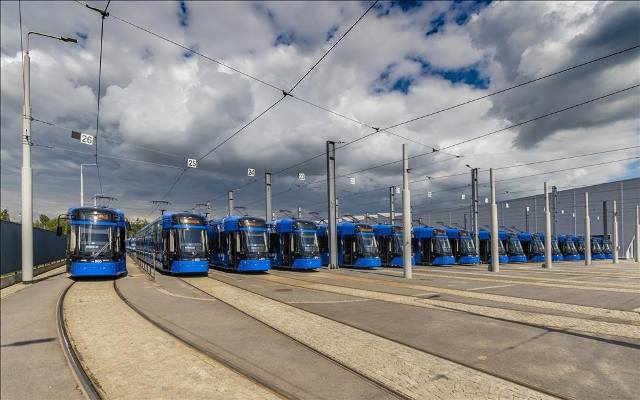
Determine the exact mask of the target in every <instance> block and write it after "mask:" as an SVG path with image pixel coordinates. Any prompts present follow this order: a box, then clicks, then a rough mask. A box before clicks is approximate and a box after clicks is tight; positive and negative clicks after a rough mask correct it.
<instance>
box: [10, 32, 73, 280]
mask: <svg viewBox="0 0 640 400" xmlns="http://www.w3.org/2000/svg"><path fill="white" fill-rule="evenodd" d="M29 35H38V36H44V37H48V38H52V39H57V40H61V41H63V42H71V43H78V41H77V40H76V39H73V38H68V37H62V36H60V37H57V36H51V35H46V34H44V33H38V32H28V33H27V40H26V46H25V51H24V56H23V62H22V76H23V81H24V104H23V106H22V133H23V135H22V171H21V202H22V281H23V282H26V283H29V282H31V281H32V280H33V189H32V187H31V185H32V173H31V100H30V98H29V94H30V75H31V74H30V72H29V71H30V66H31V62H30V58H29Z"/></svg>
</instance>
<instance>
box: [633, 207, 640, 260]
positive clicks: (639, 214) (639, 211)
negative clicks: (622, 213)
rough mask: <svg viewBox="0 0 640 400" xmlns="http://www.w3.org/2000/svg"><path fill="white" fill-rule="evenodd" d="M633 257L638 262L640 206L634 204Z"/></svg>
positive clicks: (639, 249)
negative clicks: (634, 243) (634, 234)
mask: <svg viewBox="0 0 640 400" xmlns="http://www.w3.org/2000/svg"><path fill="white" fill-rule="evenodd" d="M633 256H634V258H635V261H636V262H640V206H638V205H637V204H636V245H635V247H634V251H633Z"/></svg>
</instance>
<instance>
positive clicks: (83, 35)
mask: <svg viewBox="0 0 640 400" xmlns="http://www.w3.org/2000/svg"><path fill="white" fill-rule="evenodd" d="M76 36H77V37H78V39H80V40H78V44H79V45H80V47H83V48H84V46H85V44H86V43H87V38H88V37H89V34H87V33H86V32H76Z"/></svg>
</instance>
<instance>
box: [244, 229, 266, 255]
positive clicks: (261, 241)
mask: <svg viewBox="0 0 640 400" xmlns="http://www.w3.org/2000/svg"><path fill="white" fill-rule="evenodd" d="M242 244H243V248H244V249H245V250H246V251H247V253H254V254H260V253H266V252H267V233H266V232H257V231H253V230H249V231H242Z"/></svg>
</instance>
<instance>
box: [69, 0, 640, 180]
mask: <svg viewBox="0 0 640 400" xmlns="http://www.w3.org/2000/svg"><path fill="white" fill-rule="evenodd" d="M80 3H81V4H83V3H82V2H80ZM374 5H375V3H374ZM367 12H368V10H367ZM365 14H366V12H365ZM365 14H363V16H364V15H365ZM111 16H112V17H113V18H115V19H117V20H119V21H121V22H123V23H125V24H128V25H130V26H132V27H134V28H136V29H139V30H141V31H144V32H146V33H148V34H150V35H152V36H155V37H157V38H159V39H161V40H164V41H166V42H168V43H171V44H173V45H175V46H178V47H180V48H182V49H183V50H186V51H189V52H191V53H193V54H196V55H198V56H201V57H202V58H204V59H206V60H209V61H211V62H214V63H216V64H218V65H221V66H223V67H225V68H228V69H229V70H232V71H234V72H237V73H239V74H241V75H243V76H245V77H248V78H250V79H252V80H255V81H257V82H260V83H262V84H264V85H266V86H269V87H271V88H273V89H275V90H278V91H280V92H282V93H285V91H284V89H283V88H282V87H280V86H277V85H274V84H272V83H269V82H266V81H265V80H262V79H260V78H257V77H256V76H253V75H251V74H247V73H246V72H243V71H241V70H239V69H237V68H235V67H232V66H230V65H227V64H225V63H223V62H221V61H220V60H217V59H215V58H213V57H210V56H208V55H206V54H204V53H202V52H200V51H197V50H195V49H192V48H190V47H188V46H185V45H183V44H180V43H178V42H176V41H174V40H171V39H169V38H167V37H165V36H163V35H160V34H158V33H156V32H153V31H152V30H150V29H148V28H145V27H142V26H140V25H138V24H135V23H133V22H130V21H127V20H125V19H124V18H120V17H117V16H115V15H113V14H111ZM360 19H362V16H361V17H360V18H359V19H358V20H357V21H359V20H360ZM357 21H356V23H357ZM354 25H355V23H354V24H353V25H352V27H353V26H354ZM350 29H351V28H350ZM341 39H342V38H341ZM638 47H639V46H638V45H635V46H632V47H628V48H626V49H622V50H619V51H616V52H613V53H610V54H607V55H604V56H601V57H598V58H595V59H592V60H589V61H586V62H583V63H581V64H577V65H573V66H570V67H567V68H564V69H562V70H559V71H555V72H552V73H550V74H547V75H544V76H541V77H538V78H535V79H531V80H528V81H526V82H521V83H519V84H516V85H512V86H510V87H507V88H504V89H501V90H498V91H495V92H492V93H489V94H487V95H484V96H480V97H477V98H474V99H470V100H467V101H465V102H462V103H459V104H456V105H453V106H449V107H445V108H443V109H440V110H436V111H434V112H431V113H428V114H424V115H422V116H419V117H415V118H412V119H411V120H407V121H403V122H401V123H397V124H394V125H390V126H388V127H387V128H382V129H380V128H375V127H373V126H371V125H369V124H366V123H363V122H361V121H358V120H357V119H354V118H351V117H348V116H346V115H344V114H341V113H338V112H336V111H333V110H330V109H329V108H327V107H324V106H320V105H317V104H314V103H312V102H310V101H308V100H305V99H302V98H300V97H298V96H295V95H293V94H290V97H293V98H295V99H296V100H299V101H302V102H304V103H306V104H309V105H311V106H313V107H316V108H318V109H321V110H323V111H326V112H329V113H331V114H333V115H336V116H338V117H341V118H344V119H347V120H349V121H352V122H355V123H358V124H360V125H362V126H365V127H367V128H370V129H373V130H374V132H372V133H370V134H367V135H366V136H364V137H361V138H357V139H356V140H354V141H352V142H348V143H346V144H345V145H344V146H339V147H337V148H336V150H338V149H340V148H343V147H346V146H348V145H351V144H353V143H357V142H358V141H360V140H363V139H365V138H368V137H371V136H373V135H374V134H375V133H378V132H380V131H382V132H386V133H389V134H391V135H395V136H399V137H402V138H403V139H405V140H409V141H412V142H414V143H418V144H421V145H423V146H427V147H431V146H428V145H425V144H423V143H420V142H417V141H415V140H413V139H410V138H407V137H403V136H400V135H398V134H396V133H393V132H390V131H389V129H391V128H394V127H397V126H400V125H404V124H407V123H410V122H413V121H415V120H418V119H422V118H426V117H429V116H432V115H436V114H439V113H442V112H445V111H449V110H452V109H455V108H458V107H461V106H464V105H467V104H471V103H473V102H476V101H479V100H482V99H486V98H488V97H491V96H494V95H497V94H500V93H504V92H507V91H509V90H513V89H516V88H519V87H522V86H526V85H529V84H531V83H534V82H538V81H541V80H543V79H547V78H550V77H552V76H556V75H559V74H562V73H564V72H568V71H571V70H574V69H577V68H581V67H584V66H586V65H589V64H592V63H596V62H599V61H602V60H604V59H607V58H610V57H614V56H617V55H620V54H623V53H626V52H629V51H632V50H636V49H638ZM325 55H326V53H325ZM323 58H324V56H323ZM314 67H315V65H314ZM298 84H299V82H298V83H297V84H296V85H295V86H297V85H298ZM295 86H294V87H295ZM433 150H434V151H436V150H437V149H436V148H435V147H433ZM441 150H442V149H440V151H441ZM324 155H325V153H322V154H318V155H316V156H313V157H311V158H309V159H306V160H302V161H300V162H297V163H295V164H294V165H292V166H290V167H286V168H283V169H280V170H278V171H276V172H274V173H273V175H278V174H280V173H282V172H285V171H288V170H290V169H292V168H295V167H297V166H300V165H304V164H306V163H307V162H310V161H313V160H315V159H317V158H319V157H322V156H324Z"/></svg>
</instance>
